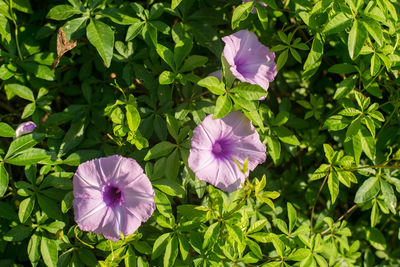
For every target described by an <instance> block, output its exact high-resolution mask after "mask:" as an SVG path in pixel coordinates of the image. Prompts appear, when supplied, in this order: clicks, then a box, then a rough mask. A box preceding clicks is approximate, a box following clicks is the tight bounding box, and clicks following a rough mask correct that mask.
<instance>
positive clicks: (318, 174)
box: [310, 164, 330, 181]
mask: <svg viewBox="0 0 400 267" xmlns="http://www.w3.org/2000/svg"><path fill="white" fill-rule="evenodd" d="M329 169H330V165H329V164H322V165H321V166H319V167H318V169H316V170H315V171H314V173H313V175H312V176H311V179H310V181H315V180H319V179H321V178H323V177H324V176H325V175H326V174H327V173H328V171H329Z"/></svg>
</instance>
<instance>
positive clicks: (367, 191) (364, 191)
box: [354, 177, 380, 203]
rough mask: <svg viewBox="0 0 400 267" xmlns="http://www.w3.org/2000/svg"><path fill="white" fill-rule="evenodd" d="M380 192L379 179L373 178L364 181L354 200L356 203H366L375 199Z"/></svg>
mask: <svg viewBox="0 0 400 267" xmlns="http://www.w3.org/2000/svg"><path fill="white" fill-rule="evenodd" d="M379 190H380V185H379V179H378V178H377V177H371V178H368V179H367V180H365V181H364V183H363V184H362V185H361V186H360V188H358V190H357V193H356V196H355V198H354V202H355V203H364V202H367V201H369V200H371V199H373V198H374V197H375V196H376V195H377V194H378V193H379Z"/></svg>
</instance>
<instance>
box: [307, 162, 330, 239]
mask: <svg viewBox="0 0 400 267" xmlns="http://www.w3.org/2000/svg"><path fill="white" fill-rule="evenodd" d="M330 172H331V170H330V169H329V171H328V172H327V174H326V175H325V178H324V181H323V182H322V184H321V187H320V188H319V191H318V194H317V197H316V198H315V200H314V205H313V207H312V210H311V218H310V234H311V233H312V231H313V217H314V210H315V206H316V205H317V201H318V198H319V195H320V194H321V191H322V188H324V185H325V184H326V180H328V176H329V173H330Z"/></svg>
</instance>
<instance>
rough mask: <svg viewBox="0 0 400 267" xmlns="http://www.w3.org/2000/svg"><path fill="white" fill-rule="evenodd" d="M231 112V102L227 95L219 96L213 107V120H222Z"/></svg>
mask: <svg viewBox="0 0 400 267" xmlns="http://www.w3.org/2000/svg"><path fill="white" fill-rule="evenodd" d="M231 110H232V101H231V99H230V97H229V96H228V95H221V96H219V97H218V99H217V103H216V105H215V110H214V116H213V119H218V118H222V117H224V116H225V115H227V114H228V113H229V112H231Z"/></svg>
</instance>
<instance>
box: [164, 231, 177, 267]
mask: <svg viewBox="0 0 400 267" xmlns="http://www.w3.org/2000/svg"><path fill="white" fill-rule="evenodd" d="M178 252H179V251H178V238H177V237H176V235H174V236H173V237H172V238H171V239H170V240H169V242H168V244H167V247H166V248H165V254H164V260H163V262H164V266H174V263H175V260H176V257H177V256H178Z"/></svg>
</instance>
